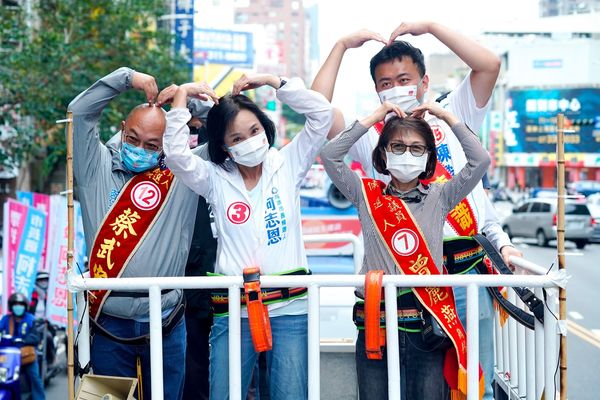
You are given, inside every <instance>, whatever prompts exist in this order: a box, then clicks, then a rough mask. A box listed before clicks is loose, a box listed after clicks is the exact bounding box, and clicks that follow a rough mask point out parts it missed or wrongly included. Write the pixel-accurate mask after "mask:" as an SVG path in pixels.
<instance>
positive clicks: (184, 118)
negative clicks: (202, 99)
mask: <svg viewBox="0 0 600 400" xmlns="http://www.w3.org/2000/svg"><path fill="white" fill-rule="evenodd" d="M191 117H192V116H191V114H190V112H189V111H188V109H187V108H173V109H171V110H170V111H169V112H168V113H167V127H166V129H165V135H164V137H163V151H164V153H165V163H166V164H167V167H169V169H170V170H171V172H173V173H174V174H175V176H176V177H177V178H179V179H180V180H181V181H182V182H183V183H184V184H185V185H186V186H188V187H189V188H190V189H192V190H193V191H194V192H196V193H198V194H199V195H200V196H203V197H204V198H206V199H207V200H209V202H210V198H211V194H212V190H211V188H212V184H211V182H212V169H213V168H214V167H213V165H212V164H211V163H210V162H208V161H204V160H203V159H201V158H200V157H198V156H196V155H194V154H193V153H192V150H190V146H189V136H190V128H189V127H188V126H187V122H188V121H189V120H190V118H191Z"/></svg>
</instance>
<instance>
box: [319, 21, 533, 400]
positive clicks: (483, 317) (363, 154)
mask: <svg viewBox="0 0 600 400" xmlns="http://www.w3.org/2000/svg"><path fill="white" fill-rule="evenodd" d="M427 33H429V34H431V35H433V36H435V37H436V38H437V39H438V40H440V41H441V42H442V43H444V44H445V45H446V46H447V47H448V48H449V49H450V50H452V51H453V52H454V53H455V54H456V55H458V56H459V57H460V58H461V59H462V60H463V61H464V62H465V63H466V64H467V65H468V66H469V67H470V68H471V71H470V73H469V74H468V75H467V76H466V77H465V79H464V80H463V81H462V82H461V83H460V85H459V86H458V87H457V88H456V89H455V90H453V91H452V92H451V93H450V94H449V95H448V96H447V97H446V99H445V101H444V103H443V104H444V106H445V107H448V108H449V109H450V110H451V111H452V112H453V113H454V114H455V115H457V116H458V118H459V119H460V120H461V121H463V122H465V123H466V124H467V125H468V126H469V127H470V128H471V129H473V131H474V132H478V131H479V129H480V128H481V125H482V122H483V119H484V117H485V114H486V112H487V110H488V108H489V104H490V98H491V94H492V91H493V89H494V85H495V83H496V79H497V77H498V73H499V71H500V64H501V61H500V59H499V58H498V57H497V56H496V55H495V54H494V53H492V52H491V51H490V50H488V49H486V48H485V47H483V46H481V45H480V44H478V43H476V42H475V41H473V40H472V39H470V38H468V37H465V36H463V35H461V34H459V33H458V32H454V31H452V30H450V29H448V28H447V27H445V26H443V25H440V24H437V23H433V22H414V23H402V24H400V25H399V26H398V28H396V30H394V32H393V33H392V34H391V35H390V37H389V39H388V40H387V41H386V40H385V39H384V38H383V37H382V36H380V35H379V34H377V33H374V32H371V31H368V30H361V31H358V32H356V33H353V34H351V35H348V36H345V37H343V38H341V39H340V40H338V41H337V42H336V44H335V45H334V47H333V49H332V50H331V53H330V54H329V56H328V58H327V60H326V61H325V63H324V64H323V66H322V67H321V69H320V70H319V72H318V74H317V76H316V77H315V80H314V82H313V85H312V89H314V90H316V91H319V92H321V93H323V94H324V95H325V97H327V98H328V99H329V100H331V98H332V97H333V90H334V87H335V80H336V77H337V73H338V71H339V68H340V65H341V61H342V58H343V56H344V54H345V52H346V50H348V49H351V48H357V47H360V46H362V45H363V44H364V43H366V42H367V41H370V40H374V41H379V42H382V43H384V44H385V45H386V46H385V47H384V48H383V49H382V50H381V51H380V52H379V53H377V54H376V55H375V56H374V57H373V58H372V59H371V65H370V70H371V76H372V78H373V81H374V84H375V90H376V92H377V93H378V95H379V97H380V99H381V101H384V100H386V101H390V102H394V103H396V104H399V105H400V106H401V107H402V108H403V110H404V111H406V112H410V111H411V109H412V108H414V107H416V106H417V105H418V104H419V103H421V102H422V101H423V99H424V97H425V94H426V92H427V90H428V88H429V76H428V75H427V74H426V69H425V62H424V57H423V54H422V52H421V51H420V50H419V49H417V48H415V47H413V46H412V45H410V43H408V42H404V41H395V39H396V38H397V37H398V36H401V35H404V34H412V35H414V36H418V35H422V34H427ZM334 113H335V118H334V124H333V126H332V129H331V130H330V134H329V137H330V138H331V137H333V136H335V135H337V134H338V133H339V132H340V131H341V130H342V129H343V128H344V126H345V125H346V123H345V121H349V120H350V119H345V118H344V115H343V114H342V112H341V111H339V110H337V109H334ZM426 119H427V122H428V123H429V124H430V125H431V127H432V130H433V131H434V134H435V135H436V148H437V152H438V159H439V161H440V164H441V165H442V166H443V170H444V174H441V176H439V177H438V179H449V178H451V176H453V175H454V174H455V173H457V172H458V171H459V170H460V169H462V167H463V166H464V165H465V163H466V158H465V156H464V153H463V152H462V149H461V148H460V146H457V145H456V144H457V139H456V137H455V136H454V134H453V133H452V131H451V130H450V129H449V127H448V126H447V125H446V124H445V123H444V122H443V121H440V120H438V119H437V118H435V117H432V116H429V117H427V118H426ZM378 138H379V133H378V131H377V130H376V129H371V130H370V131H369V132H368V133H367V134H365V135H364V136H363V137H362V139H361V140H360V141H358V142H357V143H356V144H355V146H354V147H353V148H352V149H351V151H350V156H351V157H352V158H353V159H354V160H356V161H359V162H361V164H362V165H363V168H364V169H365V171H366V173H367V174H368V175H369V176H373V177H375V178H377V179H382V180H384V181H385V182H388V181H389V177H386V176H384V175H380V174H377V173H376V171H374V169H373V167H372V161H371V153H372V151H373V149H374V148H375V146H376V144H377V140H378ZM461 204H462V208H461V209H459V210H458V211H457V212H454V211H453V212H451V213H450V214H449V216H451V215H453V218H449V219H448V221H447V223H446V227H445V229H444V233H445V235H446V237H455V236H457V235H458V236H467V235H469V236H470V235H472V234H473V233H475V232H483V233H485V234H486V236H487V237H488V239H489V240H490V241H491V242H492V244H493V245H494V247H496V249H497V250H498V251H499V252H500V253H501V254H502V257H503V258H504V260H505V261H506V262H507V263H508V259H509V257H510V256H511V255H516V256H521V255H522V253H521V252H520V251H518V250H517V249H515V248H514V247H513V246H512V244H511V242H510V239H509V238H508V236H507V235H506V234H505V233H504V232H503V231H502V228H501V227H500V224H499V221H498V217H497V216H496V214H495V211H494V208H493V206H492V204H491V203H490V201H489V199H488V198H487V196H486V195H485V192H484V191H483V188H482V185H481V184H480V185H479V186H478V187H477V188H476V189H475V190H474V191H473V192H472V193H471V194H470V195H469V196H468V197H467V198H466V199H465V201H464V202H463V203H461ZM459 206H460V205H459ZM474 272H475V271H468V272H467V273H474ZM455 297H456V300H457V308H458V309H459V314H461V315H460V317H461V319H462V320H463V321H465V320H466V318H465V317H466V316H465V306H464V305H465V303H466V294H465V290H464V288H455ZM479 301H480V360H481V365H482V368H483V370H484V373H485V379H486V389H485V396H484V398H486V399H491V398H492V386H491V383H492V379H493V371H494V359H493V354H494V352H493V311H492V310H493V309H492V304H491V299H490V297H489V295H487V293H486V292H485V289H483V288H482V289H480V300H479Z"/></svg>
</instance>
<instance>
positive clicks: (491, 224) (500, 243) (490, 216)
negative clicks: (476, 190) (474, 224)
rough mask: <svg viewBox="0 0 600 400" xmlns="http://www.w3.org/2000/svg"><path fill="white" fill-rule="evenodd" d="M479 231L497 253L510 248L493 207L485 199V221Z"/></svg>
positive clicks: (508, 239)
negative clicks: (505, 247)
mask: <svg viewBox="0 0 600 400" xmlns="http://www.w3.org/2000/svg"><path fill="white" fill-rule="evenodd" d="M481 231H482V232H483V233H484V234H485V236H486V237H487V238H488V240H489V241H490V243H492V245H493V246H494V247H495V248H496V250H498V252H500V250H501V249H502V248H503V247H504V246H512V243H511V241H510V238H509V237H508V235H507V234H506V232H504V231H503V230H502V227H501V226H500V220H499V219H498V215H497V214H496V209H495V208H494V205H493V204H492V202H491V201H490V199H488V198H487V197H486V199H485V221H484V224H483V227H482V228H481Z"/></svg>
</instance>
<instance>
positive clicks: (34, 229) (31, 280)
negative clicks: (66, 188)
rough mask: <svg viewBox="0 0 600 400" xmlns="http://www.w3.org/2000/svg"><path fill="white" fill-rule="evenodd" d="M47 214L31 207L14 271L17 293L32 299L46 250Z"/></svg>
mask: <svg viewBox="0 0 600 400" xmlns="http://www.w3.org/2000/svg"><path fill="white" fill-rule="evenodd" d="M45 232H46V213H44V212H43V211H40V210H36V209H35V208H33V207H29V208H28V211H27V219H26V221H25V227H24V229H23V236H22V238H21V243H20V245H19V251H18V253H17V257H16V261H15V270H14V285H15V292H19V293H23V294H25V295H26V296H27V298H28V299H30V298H31V295H32V293H33V288H34V285H35V280H36V275H37V270H38V265H39V264H40V258H41V256H42V250H43V248H44V234H45Z"/></svg>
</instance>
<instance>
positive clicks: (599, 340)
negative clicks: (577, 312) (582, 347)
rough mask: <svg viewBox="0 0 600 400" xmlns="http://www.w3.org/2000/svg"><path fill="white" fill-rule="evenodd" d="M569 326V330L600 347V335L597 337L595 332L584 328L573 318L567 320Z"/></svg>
mask: <svg viewBox="0 0 600 400" xmlns="http://www.w3.org/2000/svg"><path fill="white" fill-rule="evenodd" d="M567 327H568V328H569V332H571V333H572V334H574V335H575V336H578V337H579V338H581V339H583V340H585V341H586V342H588V343H590V344H591V345H593V346H596V347H598V348H600V337H597V336H596V335H595V334H594V333H592V332H591V331H589V330H588V329H586V328H584V327H583V326H581V325H578V324H576V323H575V322H573V321H571V320H567Z"/></svg>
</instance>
